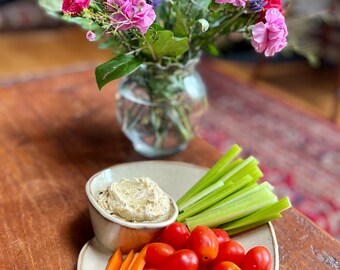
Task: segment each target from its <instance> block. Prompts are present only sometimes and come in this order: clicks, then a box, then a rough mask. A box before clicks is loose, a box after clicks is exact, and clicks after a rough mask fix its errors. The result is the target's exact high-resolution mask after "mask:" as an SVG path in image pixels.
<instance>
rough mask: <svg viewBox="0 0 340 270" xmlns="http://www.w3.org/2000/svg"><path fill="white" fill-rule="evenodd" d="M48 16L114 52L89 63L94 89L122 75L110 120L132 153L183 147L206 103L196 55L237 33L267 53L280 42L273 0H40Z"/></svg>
mask: <svg viewBox="0 0 340 270" xmlns="http://www.w3.org/2000/svg"><path fill="white" fill-rule="evenodd" d="M39 1H40V4H41V5H42V6H43V7H44V8H45V9H47V10H48V11H49V12H50V13H51V14H53V15H55V16H58V17H59V18H62V19H64V20H66V21H68V22H71V23H76V24H79V25H81V26H82V27H83V28H84V29H86V30H87V32H86V38H87V39H88V40H89V41H98V42H99V43H100V45H99V46H100V47H101V48H110V49H111V50H112V53H113V55H114V57H113V58H112V59H111V60H109V61H107V62H106V63H103V64H101V65H99V66H98V67H97V68H96V71H95V73H96V81H97V85H98V88H99V89H101V88H102V87H103V86H104V85H106V84H107V83H109V82H110V81H112V80H115V79H117V78H120V77H123V76H124V78H125V79H124V80H122V83H121V84H120V87H119V89H118V98H117V106H116V108H117V118H118V121H119V123H120V124H121V126H122V130H123V132H124V133H125V134H126V135H127V137H128V138H129V139H130V140H131V141H132V142H133V145H134V148H135V150H136V151H137V152H139V153H141V154H143V155H145V156H148V157H156V156H162V155H169V154H172V153H175V152H177V151H180V150H183V149H185V147H186V145H187V143H188V141H189V140H190V139H191V138H192V137H193V134H194V130H195V127H194V125H195V122H197V120H198V119H199V118H200V116H201V115H202V113H203V112H204V111H205V108H206V107H207V98H206V94H205V89H202V86H203V85H204V83H203V82H202V81H201V80H200V78H199V75H197V73H195V65H196V63H197V62H198V61H197V60H198V59H199V57H200V54H201V52H203V51H205V52H207V53H210V54H214V55H216V54H218V47H217V46H216V41H217V40H218V39H219V38H220V37H221V36H223V35H226V34H229V33H232V32H238V33H242V34H243V35H244V37H245V38H246V39H249V40H250V42H251V44H252V45H253V47H254V49H255V50H256V51H257V52H259V53H262V52H264V54H265V55H266V56H272V55H274V54H275V53H277V52H279V51H281V50H282V49H283V48H284V47H285V46H286V44H287V40H286V39H287V27H286V24H285V17H284V11H283V7H282V3H281V1H280V0H63V1H62V2H61V1H60V0H39Z"/></svg>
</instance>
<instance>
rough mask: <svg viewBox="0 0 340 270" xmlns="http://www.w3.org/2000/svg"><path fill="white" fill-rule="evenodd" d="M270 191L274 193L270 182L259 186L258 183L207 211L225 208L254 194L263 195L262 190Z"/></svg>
mask: <svg viewBox="0 0 340 270" xmlns="http://www.w3.org/2000/svg"><path fill="white" fill-rule="evenodd" d="M264 189H268V190H269V191H270V192H271V191H272V189H273V187H272V186H271V185H270V184H269V183H268V182H263V183H262V184H260V185H258V184H256V183H254V184H251V185H249V186H247V187H245V188H243V189H241V190H239V191H237V192H235V193H233V194H232V195H230V196H228V197H226V198H224V199H223V200H221V201H219V202H217V203H216V204H214V205H212V206H211V207H209V208H207V210H213V209H216V208H219V207H224V206H226V205H229V204H231V203H234V202H236V201H239V200H243V199H245V198H247V197H249V196H253V194H256V193H261V192H262V190H264Z"/></svg>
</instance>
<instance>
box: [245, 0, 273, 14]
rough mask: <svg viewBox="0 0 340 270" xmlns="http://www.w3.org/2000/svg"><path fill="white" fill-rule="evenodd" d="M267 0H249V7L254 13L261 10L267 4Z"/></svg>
mask: <svg viewBox="0 0 340 270" xmlns="http://www.w3.org/2000/svg"><path fill="white" fill-rule="evenodd" d="M267 3H268V2H267V1H265V0H249V7H250V9H251V10H252V11H254V12H255V13H257V12H261V11H262V10H263V8H264V7H265V5H267Z"/></svg>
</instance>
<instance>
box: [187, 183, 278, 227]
mask: <svg viewBox="0 0 340 270" xmlns="http://www.w3.org/2000/svg"><path fill="white" fill-rule="evenodd" d="M275 201H277V197H276V196H275V194H273V193H272V192H271V191H270V190H268V189H266V188H265V189H259V192H255V193H254V194H252V195H251V196H246V197H244V198H243V199H241V200H238V201H236V202H234V203H231V204H228V205H224V206H221V207H218V208H216V209H213V210H206V211H203V212H201V213H199V214H197V215H195V216H193V217H190V218H187V219H185V222H186V224H187V226H188V228H189V229H190V230H192V229H194V228H195V227H196V226H197V225H200V224H201V225H205V226H208V227H217V226H219V225H221V224H223V223H226V222H230V221H232V220H236V219H239V218H241V217H244V216H246V215H249V214H251V213H253V212H255V211H257V210H259V209H261V208H262V207H265V206H266V205H268V204H271V203H273V202H275Z"/></svg>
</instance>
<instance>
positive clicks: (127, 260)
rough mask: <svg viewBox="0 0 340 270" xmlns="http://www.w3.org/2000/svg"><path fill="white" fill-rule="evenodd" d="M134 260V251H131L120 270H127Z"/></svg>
mask: <svg viewBox="0 0 340 270" xmlns="http://www.w3.org/2000/svg"><path fill="white" fill-rule="evenodd" d="M133 258H134V251H133V250H130V252H129V254H128V255H127V256H126V257H125V259H124V261H123V263H122V265H121V266H120V268H119V270H127V269H128V267H129V266H130V264H131V262H132V260H133Z"/></svg>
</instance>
